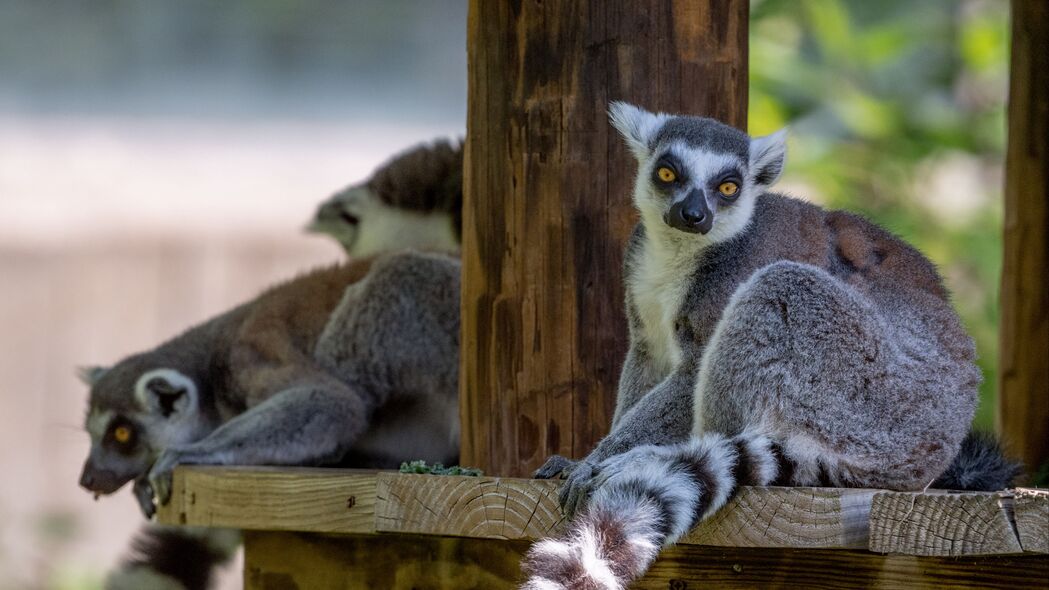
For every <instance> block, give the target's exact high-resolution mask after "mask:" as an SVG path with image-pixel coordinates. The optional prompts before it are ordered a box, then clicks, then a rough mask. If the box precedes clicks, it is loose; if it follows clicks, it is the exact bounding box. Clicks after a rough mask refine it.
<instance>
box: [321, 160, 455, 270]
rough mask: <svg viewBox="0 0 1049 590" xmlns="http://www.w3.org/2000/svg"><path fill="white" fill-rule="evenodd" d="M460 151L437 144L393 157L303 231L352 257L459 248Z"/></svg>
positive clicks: (324, 207) (326, 205) (338, 195)
mask: <svg viewBox="0 0 1049 590" xmlns="http://www.w3.org/2000/svg"><path fill="white" fill-rule="evenodd" d="M462 207H463V147H462V144H461V143H459V142H455V143H450V142H448V141H444V140H437V141H434V142H433V143H431V144H420V145H418V146H415V147H414V148H411V149H409V150H408V151H405V152H403V153H400V154H397V155H396V156H394V157H393V158H392V159H390V160H389V161H388V162H386V163H385V164H383V165H382V166H380V167H379V169H378V170H376V171H375V172H374V173H373V174H372V176H371V178H369V179H368V180H367V181H365V182H363V183H360V184H356V185H353V186H350V187H348V188H346V189H344V190H342V191H340V192H338V193H336V194H335V196H333V197H331V198H330V199H328V200H327V201H325V202H323V203H321V205H320V207H319V208H318V209H317V212H316V214H315V215H314V217H313V220H312V221H311V222H310V224H309V226H307V228H306V229H307V231H310V232H313V233H320V234H327V235H329V236H331V237H333V238H335V240H336V241H338V242H339V244H340V245H342V247H343V249H344V250H346V253H347V254H349V255H350V256H370V255H372V254H375V253H377V252H386V251H390V250H399V249H404V248H417V249H420V250H438V251H448V252H450V251H454V250H457V249H458V248H459V243H460V241H461V231H462Z"/></svg>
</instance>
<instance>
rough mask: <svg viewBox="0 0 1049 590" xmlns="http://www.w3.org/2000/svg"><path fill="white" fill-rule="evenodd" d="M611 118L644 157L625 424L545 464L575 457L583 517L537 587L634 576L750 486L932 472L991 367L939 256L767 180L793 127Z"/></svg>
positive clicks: (895, 480)
mask: <svg viewBox="0 0 1049 590" xmlns="http://www.w3.org/2000/svg"><path fill="white" fill-rule="evenodd" d="M611 114H612V121H613V123H614V124H615V125H616V127H617V128H618V129H619V130H620V131H621V133H622V134H623V135H624V137H625V138H626V141H627V143H628V145H629V146H630V148H631V149H632V150H633V152H634V153H635V155H636V156H637V159H638V162H639V172H638V177H637V183H636V187H635V193H634V199H635V203H636V205H637V207H638V209H639V211H640V213H641V223H640V224H639V226H638V228H637V230H636V231H635V233H634V235H633V237H632V239H631V241H630V243H629V246H628V251H627V256H626V281H627V284H626V291H627V308H628V317H629V325H630V334H631V347H630V351H629V354H628V357H627V359H626V362H625V364H624V367H623V373H622V377H621V382H620V387H619V393H618V401H617V407H616V412H615V416H614V419H613V426H612V431H611V433H610V434H609V435H608V436H607V437H606V438H605V439H604V440H602V441H601V443H600V444H599V445H598V446H597V448H596V449H595V450H594V452H593V453H592V454H591V455H590V456H588V457H587V458H586V459H585V460H583V461H581V462H579V463H575V464H572V463H571V462H568V461H566V460H564V459H561V458H559V457H554V458H552V459H551V460H550V461H549V462H548V463H547V465H546V466H544V467H543V468H542V469H540V472H539V473H538V474H537V475H538V476H540V477H552V476H555V475H557V474H559V473H560V472H562V471H564V472H565V473H566V474H567V476H568V481H567V482H566V484H565V487H564V489H563V491H562V501H563V504H564V505H565V507H566V510H567V511H568V513H569V514H573V513H575V512H576V511H577V510H580V513H579V515H578V518H576V520H575V521H574V522H573V524H572V526H571V528H570V532H569V533H568V534H567V535H566V536H565V537H564V538H563V539H560V540H547V541H542V542H540V543H538V544H537V545H536V546H534V547H533V549H532V550H531V552H530V553H529V557H528V560H527V561H526V566H525V567H526V571H527V572H528V573H529V575H530V576H531V577H530V579H529V581H528V582H527V584H526V585H527V587H529V588H621V587H623V586H625V584H627V583H628V582H629V581H630V580H632V579H634V578H636V577H637V576H639V575H640V574H642V573H643V572H644V571H645V570H646V569H647V567H648V565H649V564H650V563H651V561H652V560H653V559H654V558H655V555H656V553H657V552H658V550H659V548H660V547H661V546H662V545H665V544H669V543H672V542H674V541H675V540H676V539H677V538H678V537H679V536H680V535H682V534H684V533H685V532H687V531H688V530H689V529H690V528H691V527H692V526H694V525H695V524H696V523H697V522H698V521H699V520H701V519H703V518H705V517H706V516H709V515H710V514H712V513H713V512H715V511H716V510H718V509H719V508H720V507H721V506H723V505H724V504H725V502H726V501H727V500H728V498H729V497H731V495H732V494H733V493H734V492H735V490H736V488H737V486H739V485H743V484H751V485H768V484H772V483H776V484H780V485H831V486H856V487H875V488H888V489H898V490H914V489H921V488H923V487H925V486H927V485H929V484H930V483H932V482H933V481H934V480H935V479H936V478H937V476H939V475H940V474H941V473H942V472H944V471H945V470H946V469H947V467H948V465H949V464H950V462H951V460H952V459H953V458H954V457H955V456H956V455H957V453H958V450H959V446H960V444H961V442H962V440H963V438H964V437H965V436H966V434H967V433H968V431H969V425H970V421H971V419H972V416H973V412H974V410H975V407H976V401H977V386H978V384H979V382H980V373H979V371H978V369H977V368H976V366H975V365H974V363H973V361H974V358H975V349H974V345H973V342H972V340H971V339H970V338H969V337H968V336H967V335H966V333H965V331H964V330H963V328H962V326H961V324H960V322H959V320H958V318H957V316H956V314H955V313H954V311H953V310H952V309H951V306H950V303H949V301H948V295H947V292H946V290H945V289H944V287H943V285H942V283H941V281H940V278H939V276H938V275H937V273H936V270H935V268H934V267H933V265H932V264H931V263H930V262H929V261H928V260H927V259H925V258H924V257H923V256H922V255H921V254H920V253H919V252H918V251H916V250H915V249H914V248H912V247H910V246H909V245H907V244H906V243H904V242H903V241H902V240H900V239H898V238H896V237H894V236H892V235H891V234H889V233H888V232H886V231H884V230H882V229H880V228H879V227H877V226H875V225H873V224H871V223H870V222H868V221H866V220H864V219H863V218H861V217H858V216H855V215H852V214H849V213H844V212H839V211H826V210H823V209H821V208H819V207H817V206H815V205H812V204H808V203H804V202H802V201H798V200H795V199H792V198H788V197H785V196H782V195H779V194H775V193H771V192H767V189H768V187H769V186H770V185H771V184H772V183H773V182H774V181H775V180H776V179H777V178H778V177H779V175H780V172H781V170H782V168H783V164H784V155H785V146H784V135H783V134H782V133H779V134H775V135H772V136H768V137H759V138H750V137H748V136H747V135H746V134H744V133H743V132H741V131H739V130H736V129H734V128H731V127H728V126H726V125H723V124H721V123H718V122H716V121H713V120H711V119H703V118H698V117H672V116H668V115H663V114H652V113H648V112H645V111H643V110H641V109H638V108H636V107H632V106H629V105H625V104H615V105H613V108H612V112H611ZM690 434H691V436H689V435H690Z"/></svg>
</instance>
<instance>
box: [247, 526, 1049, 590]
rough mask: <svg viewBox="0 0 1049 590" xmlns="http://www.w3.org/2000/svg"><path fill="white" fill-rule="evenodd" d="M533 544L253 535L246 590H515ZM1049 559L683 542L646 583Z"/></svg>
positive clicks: (807, 583) (993, 567)
mask: <svg viewBox="0 0 1049 590" xmlns="http://www.w3.org/2000/svg"><path fill="white" fill-rule="evenodd" d="M527 547H528V543H527V542H526V541H512V540H479V539H466V538H447V537H421V536H411V535H378V536H375V535H372V536H359V535H350V536H325V535H309V534H301V533H287V532H284V533H280V532H252V533H248V534H246V535H245V568H244V588H245V590H288V589H292V588H310V589H311V590H357V589H365V588H367V589H369V590H371V589H374V590H386V589H396V590H400V589H408V588H412V589H418V590H430V589H434V590H437V589H449V590H451V589H456V590H459V589H464V590H469V589H484V590H500V589H504V588H505V589H509V588H515V587H516V586H517V584H518V583H519V582H520V569H519V566H518V563H519V560H520V557H521V555H523V554H524V551H526V550H527ZM1046 580H1049V557H1047V556H1044V555H1034V554H1025V555H1020V556H995V557H965V558H943V557H916V556H910V555H878V554H873V553H869V552H866V551H854V550H841V551H827V550H815V549H755V548H723V547H703V546H678V547H672V548H670V549H668V550H666V551H664V552H663V553H662V554H661V556H660V558H659V559H658V560H657V561H656V563H655V564H654V565H653V566H652V569H651V570H649V572H648V574H647V575H646V576H645V577H644V578H643V579H641V580H639V581H638V582H637V583H635V584H633V585H632V586H631V587H632V588H634V589H637V590H668V589H670V590H689V589H692V588H707V587H713V588H740V589H743V588H747V589H752V588H787V589H791V590H793V589H795V588H806V589H808V588H813V589H817V590H818V589H827V590H830V589H845V588H885V589H892V590H896V589H898V588H930V589H931V588H936V589H939V588H1039V587H1045V585H1046Z"/></svg>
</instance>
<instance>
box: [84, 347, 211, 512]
mask: <svg viewBox="0 0 1049 590" xmlns="http://www.w3.org/2000/svg"><path fill="white" fill-rule="evenodd" d="M79 375H80V378H81V380H82V381H84V383H86V384H87V385H89V386H90V387H91V393H90V398H89V405H88V412H87V418H86V419H85V424H84V426H85V428H86V430H87V432H88V434H89V435H90V436H91V452H90V454H89V455H88V458H87V460H86V461H85V462H84V469H83V471H82V472H81V475H80V485H81V486H82V487H84V488H85V489H87V490H88V491H91V492H94V493H95V494H96V495H97V494H110V493H113V492H115V491H117V490H118V489H120V487H121V486H123V485H124V484H125V483H127V482H129V481H131V480H133V479H135V478H137V477H139V476H140V475H143V474H145V473H146V472H148V471H149V468H150V467H151V466H152V465H153V462H154V461H155V460H156V458H157V456H158V455H159V454H160V452H161V451H163V450H164V449H165V448H167V447H168V446H171V445H178V444H186V443H189V442H192V441H194V440H197V439H199V438H201V437H203V436H204V435H205V434H207V433H208V432H209V431H210V430H211V429H212V428H213V425H212V424H211V421H210V420H209V419H208V418H207V417H206V416H205V415H204V413H203V412H201V410H200V395H199V388H198V386H197V384H196V382H195V381H194V380H193V379H191V378H190V377H188V376H187V375H185V374H184V373H182V372H181V371H178V370H177V369H173V368H168V367H161V366H157V364H156V363H155V362H151V357H150V356H149V355H148V354H147V355H138V356H133V357H130V358H128V359H125V360H123V361H121V362H120V363H118V364H117V365H115V366H114V367H112V368H109V369H106V368H102V367H90V368H85V369H81V370H80V371H79Z"/></svg>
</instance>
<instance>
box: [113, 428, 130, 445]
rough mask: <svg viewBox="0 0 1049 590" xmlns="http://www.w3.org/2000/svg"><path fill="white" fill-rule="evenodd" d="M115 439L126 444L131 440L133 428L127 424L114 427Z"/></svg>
mask: <svg viewBox="0 0 1049 590" xmlns="http://www.w3.org/2000/svg"><path fill="white" fill-rule="evenodd" d="M113 440H115V441H117V442H118V443H120V444H125V443H127V442H128V441H129V440H131V429H130V428H128V427H127V426H117V427H116V428H114V429H113Z"/></svg>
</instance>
